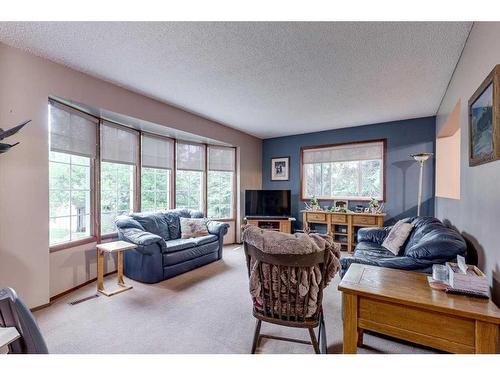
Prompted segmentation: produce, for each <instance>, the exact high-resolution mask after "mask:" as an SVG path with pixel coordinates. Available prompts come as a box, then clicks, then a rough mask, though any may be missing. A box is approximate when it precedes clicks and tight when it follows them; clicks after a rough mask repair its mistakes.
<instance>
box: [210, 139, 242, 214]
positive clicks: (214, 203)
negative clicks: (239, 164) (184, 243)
mask: <svg viewBox="0 0 500 375" xmlns="http://www.w3.org/2000/svg"><path fill="white" fill-rule="evenodd" d="M234 171H235V149H234V148H233V147H219V146H208V177H207V216H208V217H210V218H219V219H229V218H233V201H234V194H233V191H234Z"/></svg>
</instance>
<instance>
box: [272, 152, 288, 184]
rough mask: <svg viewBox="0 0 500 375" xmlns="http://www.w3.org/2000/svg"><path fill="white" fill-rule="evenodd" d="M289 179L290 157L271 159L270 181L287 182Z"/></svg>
mask: <svg viewBox="0 0 500 375" xmlns="http://www.w3.org/2000/svg"><path fill="white" fill-rule="evenodd" d="M289 179H290V157H289V156H285V157H279V158H272V159H271V181H288V180H289Z"/></svg>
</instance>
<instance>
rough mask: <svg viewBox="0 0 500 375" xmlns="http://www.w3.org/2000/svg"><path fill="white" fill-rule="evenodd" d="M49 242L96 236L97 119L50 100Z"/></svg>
mask: <svg viewBox="0 0 500 375" xmlns="http://www.w3.org/2000/svg"><path fill="white" fill-rule="evenodd" d="M48 110H49V116H48V122H49V143H50V151H49V244H50V245H51V246H52V245H60V244H64V243H69V242H72V241H78V240H82V239H85V238H91V237H93V236H94V233H93V227H92V222H93V221H92V218H93V215H94V212H93V209H92V195H93V181H92V180H93V178H92V176H93V167H94V158H95V155H96V131H97V128H96V127H97V119H95V118H92V117H90V116H87V115H85V114H83V113H80V112H78V111H76V110H73V109H71V108H69V107H66V106H65V105H63V104H60V103H58V102H54V101H50V102H49V108H48Z"/></svg>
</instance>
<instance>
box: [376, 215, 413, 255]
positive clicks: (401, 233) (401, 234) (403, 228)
mask: <svg viewBox="0 0 500 375" xmlns="http://www.w3.org/2000/svg"><path fill="white" fill-rule="evenodd" d="M412 229H413V225H412V224H410V223H405V222H404V221H403V220H399V221H398V222H397V223H396V224H394V226H393V227H392V229H391V231H390V232H389V234H388V235H387V237H386V238H385V240H384V242H382V246H383V247H385V248H386V249H387V250H389V251H390V252H391V253H393V254H394V255H398V254H399V250H400V249H401V246H403V244H404V243H405V241H406V239H407V238H408V236H409V235H410V233H411V230H412Z"/></svg>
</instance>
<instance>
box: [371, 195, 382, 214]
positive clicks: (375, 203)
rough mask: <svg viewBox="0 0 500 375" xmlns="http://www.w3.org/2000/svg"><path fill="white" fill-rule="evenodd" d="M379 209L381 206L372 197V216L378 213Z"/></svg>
mask: <svg viewBox="0 0 500 375" xmlns="http://www.w3.org/2000/svg"><path fill="white" fill-rule="evenodd" d="M379 207H380V205H379V203H378V200H377V199H375V198H373V197H372V198H371V199H370V211H371V212H372V214H374V213H377V211H378V209H379Z"/></svg>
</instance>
